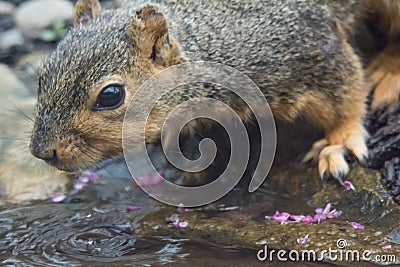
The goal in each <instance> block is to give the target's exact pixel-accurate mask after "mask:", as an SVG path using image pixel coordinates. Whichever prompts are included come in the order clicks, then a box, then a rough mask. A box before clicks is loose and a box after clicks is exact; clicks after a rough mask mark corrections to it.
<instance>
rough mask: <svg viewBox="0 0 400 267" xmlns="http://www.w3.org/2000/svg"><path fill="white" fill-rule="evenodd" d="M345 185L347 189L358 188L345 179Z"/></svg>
mask: <svg viewBox="0 0 400 267" xmlns="http://www.w3.org/2000/svg"><path fill="white" fill-rule="evenodd" d="M343 186H344V189H346V190H347V191H349V190H356V188H355V187H354V185H353V184H352V183H351V182H350V181H344V183H343Z"/></svg>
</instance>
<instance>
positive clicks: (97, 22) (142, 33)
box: [30, 0, 184, 172]
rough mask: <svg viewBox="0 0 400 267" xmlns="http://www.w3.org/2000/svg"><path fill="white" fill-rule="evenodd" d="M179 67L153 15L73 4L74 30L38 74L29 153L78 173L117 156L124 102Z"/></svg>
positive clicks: (145, 9)
mask: <svg viewBox="0 0 400 267" xmlns="http://www.w3.org/2000/svg"><path fill="white" fill-rule="evenodd" d="M181 62H184V57H183V56H182V55H181V53H180V49H179V46H178V44H177V43H176V42H175V41H174V40H173V38H171V37H170V36H169V32H168V23H167V20H166V18H165V17H164V15H163V14H162V13H161V12H159V11H158V8H157V7H155V6H152V5H145V6H142V7H140V8H139V9H137V10H121V9H117V10H112V11H106V12H103V13H102V11H101V7H100V4H99V2H98V1H97V0H82V1H78V2H77V4H76V8H75V15H74V27H73V28H72V29H71V30H70V31H69V32H68V34H67V35H66V37H65V38H64V39H63V40H62V41H61V42H60V43H59V45H58V46H57V49H56V50H55V51H54V52H53V53H52V54H51V55H50V56H49V57H48V58H47V59H46V60H45V61H44V62H43V64H42V66H41V67H40V69H39V89H38V103H37V109H36V116H35V124H34V128H33V132H32V137H31V143H30V149H31V152H32V154H33V155H34V156H35V157H37V158H40V159H43V160H45V161H46V162H47V163H49V164H50V165H53V166H55V167H57V168H58V169H60V170H64V171H68V172H76V171H80V170H84V169H88V168H92V167H95V166H96V164H97V163H100V162H102V161H104V160H107V159H110V158H112V157H115V156H119V155H121V154H122V124H123V119H124V115H125V111H126V106H127V105H128V104H129V100H130V99H131V98H132V97H133V95H134V93H135V91H136V90H137V88H138V87H139V86H140V85H141V84H142V83H143V82H144V81H145V80H147V79H148V78H149V77H151V76H152V75H154V74H155V73H157V72H159V71H161V70H163V69H164V68H166V67H168V66H171V65H175V64H178V63H181Z"/></svg>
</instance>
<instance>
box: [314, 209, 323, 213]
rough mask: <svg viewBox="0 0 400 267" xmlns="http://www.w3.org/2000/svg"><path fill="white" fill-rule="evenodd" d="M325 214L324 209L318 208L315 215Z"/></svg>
mask: <svg viewBox="0 0 400 267" xmlns="http://www.w3.org/2000/svg"><path fill="white" fill-rule="evenodd" d="M323 212H324V209H323V208H316V209H315V213H316V214H322V213H323Z"/></svg>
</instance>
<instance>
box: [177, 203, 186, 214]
mask: <svg viewBox="0 0 400 267" xmlns="http://www.w3.org/2000/svg"><path fill="white" fill-rule="evenodd" d="M185 211H186V210H185V206H184V205H183V204H182V203H179V205H178V212H179V213H181V214H182V213H185Z"/></svg>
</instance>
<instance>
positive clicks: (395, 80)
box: [367, 52, 400, 110]
mask: <svg viewBox="0 0 400 267" xmlns="http://www.w3.org/2000/svg"><path fill="white" fill-rule="evenodd" d="M367 74H369V77H370V80H371V89H372V90H374V93H373V98H372V103H371V108H372V109H373V110H376V109H380V108H386V107H387V108H389V109H391V110H393V109H395V108H396V107H397V106H398V104H399V96H400V57H399V56H396V55H391V54H390V53H385V52H384V53H383V54H381V55H380V56H379V57H378V58H376V59H375V60H373V61H372V63H371V64H370V66H369V67H368V69H367Z"/></svg>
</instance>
